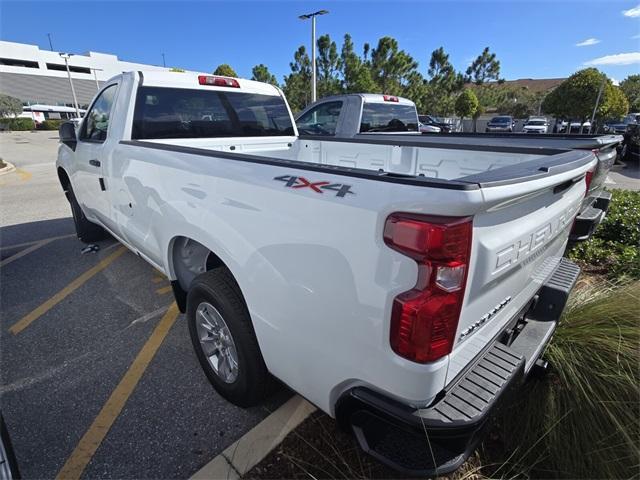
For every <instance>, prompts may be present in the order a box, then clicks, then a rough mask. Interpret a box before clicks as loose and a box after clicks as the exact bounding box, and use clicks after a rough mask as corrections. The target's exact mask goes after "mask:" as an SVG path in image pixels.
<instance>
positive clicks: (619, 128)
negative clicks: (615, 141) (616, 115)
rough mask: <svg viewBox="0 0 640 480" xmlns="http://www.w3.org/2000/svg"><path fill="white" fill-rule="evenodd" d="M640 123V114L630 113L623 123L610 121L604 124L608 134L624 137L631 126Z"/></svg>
mask: <svg viewBox="0 0 640 480" xmlns="http://www.w3.org/2000/svg"><path fill="white" fill-rule="evenodd" d="M637 123H640V113H630V114H629V115H627V116H625V117H624V118H623V119H622V120H621V121H618V122H616V121H610V122H606V123H605V124H604V131H605V132H606V133H618V134H620V135H623V134H624V133H625V132H626V131H627V127H628V126H629V125H633V124H637Z"/></svg>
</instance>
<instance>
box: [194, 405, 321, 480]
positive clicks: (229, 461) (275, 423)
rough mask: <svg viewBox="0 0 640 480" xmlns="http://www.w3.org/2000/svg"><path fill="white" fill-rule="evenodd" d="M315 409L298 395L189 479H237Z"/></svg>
mask: <svg viewBox="0 0 640 480" xmlns="http://www.w3.org/2000/svg"><path fill="white" fill-rule="evenodd" d="M315 410H316V407H314V406H313V405H312V404H310V403H309V402H307V401H306V400H305V399H304V398H302V397H301V396H299V395H295V396H294V397H293V398H291V399H289V400H288V401H287V402H286V403H285V404H284V405H282V406H281V407H280V408H278V409H277V410H276V411H275V412H273V413H272V414H270V415H269V416H268V417H267V418H265V419H264V420H263V421H261V422H260V423H259V424H258V425H256V426H255V427H253V428H252V429H251V430H249V431H248V432H247V433H245V434H244V435H243V436H242V438H240V439H239V440H238V441H236V442H234V443H232V444H231V445H229V446H228V447H227V448H226V450H225V451H224V452H222V453H221V454H220V455H218V456H217V457H216V458H214V459H213V460H211V461H210V462H209V463H208V464H206V465H205V466H204V467H202V468H201V469H200V470H199V471H198V472H196V473H195V475H193V477H191V478H192V479H193V480H204V479H220V478H225V479H229V480H238V479H240V478H241V476H242V475H244V474H245V473H247V472H248V471H249V470H251V469H252V468H253V467H254V466H256V465H257V464H258V463H260V462H261V461H262V460H263V459H264V458H265V457H266V456H267V455H268V454H269V452H271V450H273V449H274V448H275V447H277V446H278V445H280V443H281V442H282V441H283V440H284V437H286V436H287V435H288V434H289V433H290V432H291V431H292V430H293V429H294V428H296V427H297V426H298V425H300V424H301V423H302V422H303V421H304V419H306V418H307V417H308V416H309V415H311V414H312V413H313V412H314V411H315Z"/></svg>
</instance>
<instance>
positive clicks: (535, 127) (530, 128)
mask: <svg viewBox="0 0 640 480" xmlns="http://www.w3.org/2000/svg"><path fill="white" fill-rule="evenodd" d="M548 129H549V121H548V120H547V119H546V117H529V118H528V119H527V121H526V122H525V124H524V126H523V127H522V131H523V132H524V133H547V130H548Z"/></svg>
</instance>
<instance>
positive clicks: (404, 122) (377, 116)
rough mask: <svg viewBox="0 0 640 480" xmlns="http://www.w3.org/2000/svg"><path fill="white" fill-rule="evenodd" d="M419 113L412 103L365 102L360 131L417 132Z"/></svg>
mask: <svg viewBox="0 0 640 480" xmlns="http://www.w3.org/2000/svg"><path fill="white" fill-rule="evenodd" d="M417 131H418V114H417V113H416V108H415V107H414V106H412V105H397V104H396V105H393V104H389V103H365V104H364V106H363V107H362V120H361V121H360V132H361V133H366V132H371V133H373V132H417Z"/></svg>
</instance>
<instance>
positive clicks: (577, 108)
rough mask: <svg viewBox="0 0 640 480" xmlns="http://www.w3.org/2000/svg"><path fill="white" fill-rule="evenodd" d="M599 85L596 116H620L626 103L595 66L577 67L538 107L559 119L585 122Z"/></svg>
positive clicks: (626, 107)
mask: <svg viewBox="0 0 640 480" xmlns="http://www.w3.org/2000/svg"><path fill="white" fill-rule="evenodd" d="M601 87H603V88H602V95H601V97H600V102H599V104H598V109H597V110H596V118H598V119H603V118H611V117H621V116H623V115H625V114H626V112H627V110H628V108H629V103H628V102H627V101H626V97H625V96H624V94H623V93H622V90H621V89H620V88H619V87H616V86H614V85H613V83H612V82H611V80H610V79H609V78H608V77H607V76H606V75H605V74H604V73H602V72H600V71H599V70H598V69H597V68H585V69H583V70H580V71H578V72H576V73H574V74H573V75H571V76H570V77H569V78H567V79H566V80H565V81H564V82H562V83H561V84H560V85H558V86H557V87H556V89H555V90H553V91H552V92H551V93H549V94H548V95H547V96H546V97H545V99H544V101H543V102H542V108H543V110H544V111H545V112H546V113H550V114H553V115H555V116H556V117H559V118H569V119H575V120H579V121H581V122H585V121H586V120H587V119H588V118H590V117H591V115H592V113H593V108H594V107H595V104H596V99H597V98H598V92H599V90H600V88H601Z"/></svg>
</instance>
